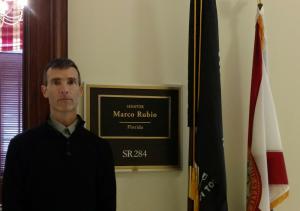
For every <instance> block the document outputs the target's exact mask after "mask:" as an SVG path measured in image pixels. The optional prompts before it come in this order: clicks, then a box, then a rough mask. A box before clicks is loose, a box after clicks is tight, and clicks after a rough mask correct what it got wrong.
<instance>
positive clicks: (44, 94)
mask: <svg viewBox="0 0 300 211" xmlns="http://www.w3.org/2000/svg"><path fill="white" fill-rule="evenodd" d="M41 91H42V94H43V96H44V98H48V93H47V86H45V85H41Z"/></svg>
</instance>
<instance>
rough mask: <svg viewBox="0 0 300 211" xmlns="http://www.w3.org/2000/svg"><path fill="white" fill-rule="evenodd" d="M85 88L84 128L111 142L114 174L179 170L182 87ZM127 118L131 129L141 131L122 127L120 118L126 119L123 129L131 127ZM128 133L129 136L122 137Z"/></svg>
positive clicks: (92, 85) (99, 86)
mask: <svg viewBox="0 0 300 211" xmlns="http://www.w3.org/2000/svg"><path fill="white" fill-rule="evenodd" d="M84 88H85V95H84V96H85V97H84V115H85V119H86V127H87V128H88V129H89V130H90V131H91V132H93V133H95V134H96V135H98V136H100V137H101V138H102V139H104V140H106V141H109V142H110V144H111V147H112V151H113V154H114V160H115V167H116V170H117V171H163V170H172V169H180V159H179V158H180V156H179V154H180V149H179V146H180V144H179V143H180V137H181V136H180V127H179V126H180V124H179V122H180V121H179V118H180V109H181V105H180V102H181V101H180V95H181V90H182V89H181V86H178V85H177V86H174V85H173V86H137V85H130V86H120V85H118V86H114V85H95V84H85V87H84ZM126 100H127V101H126ZM130 105H133V106H134V105H136V106H138V105H139V106H140V107H139V108H140V110H138V109H136V108H131V107H130V108H128V106H130ZM166 109H167V112H165V110H166ZM129 111H130V112H129ZM138 112H140V113H138ZM91 114H92V115H91ZM125 114H126V115H127V116H126V115H125ZM139 114H140V116H139ZM142 114H144V116H142ZM122 115H123V116H122ZM129 115H131V117H132V119H133V120H135V121H133V122H134V123H133V124H134V127H136V128H137V127H138V126H140V127H141V128H142V129H136V130H134V129H133V130H129V129H128V128H126V127H123V125H122V124H121V123H120V122H121V120H123V119H125V120H127V122H126V121H124V122H125V123H124V125H125V126H126V124H127V123H128V124H127V127H128V125H130V124H131V122H130V121H128V118H129V117H128V116H129ZM151 115H152V116H151ZM124 116H125V117H124ZM150 116H151V117H150ZM127 117H128V118H127ZM139 117H140V119H141V122H142V123H144V122H147V124H146V125H145V126H144V125H143V124H142V123H141V124H140V122H139V121H136V120H137V118H139ZM105 128H106V129H105ZM110 128H112V130H111V131H110ZM166 128H167V129H168V130H169V131H168V132H166V131H165V130H166ZM101 130H102V131H107V132H102V131H101ZM127 132H129V133H131V135H128V136H126V135H124V133H127ZM105 133H106V134H105ZM111 133H113V135H112V134H111ZM152 133H153V134H155V135H152ZM103 134H105V135H103ZM107 134H108V135H107ZM115 134H117V135H115ZM157 134H160V135H161V134H164V136H163V135H161V136H159V135H157ZM166 134H168V135H167V136H166Z"/></svg>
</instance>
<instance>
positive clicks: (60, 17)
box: [23, 0, 68, 129]
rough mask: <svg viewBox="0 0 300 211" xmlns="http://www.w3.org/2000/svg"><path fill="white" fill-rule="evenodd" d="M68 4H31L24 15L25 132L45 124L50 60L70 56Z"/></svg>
mask: <svg viewBox="0 0 300 211" xmlns="http://www.w3.org/2000/svg"><path fill="white" fill-rule="evenodd" d="M67 3H68V1H67V0H48V1H45V0H29V1H28V8H26V9H25V11H24V51H23V53H24V54H23V69H24V110H23V111H24V114H23V115H24V129H27V128H32V127H35V126H37V125H39V124H40V123H41V122H43V121H45V119H46V118H47V116H48V115H49V105H48V102H47V100H46V99H44V98H43V96H42V95H41V91H40V85H41V79H42V72H43V69H44V67H45V65H46V64H47V63H48V62H49V60H51V59H54V58H58V57H67V55H68V51H67V50H68V4H67Z"/></svg>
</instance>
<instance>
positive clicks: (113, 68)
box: [69, 0, 300, 211]
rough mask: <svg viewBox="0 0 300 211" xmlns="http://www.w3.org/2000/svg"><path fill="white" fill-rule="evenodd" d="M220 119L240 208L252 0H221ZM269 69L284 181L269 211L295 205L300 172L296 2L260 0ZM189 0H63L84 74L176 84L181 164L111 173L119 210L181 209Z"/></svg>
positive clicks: (89, 79)
mask: <svg viewBox="0 0 300 211" xmlns="http://www.w3.org/2000/svg"><path fill="white" fill-rule="evenodd" d="M217 3H218V12H219V35H220V56H221V74H222V100H223V124H224V137H225V156H226V165H227V166H226V167H227V182H228V198H229V199H228V202H229V210H230V211H241V210H245V191H246V166H245V164H246V141H247V122H248V104H249V92H250V91H249V90H250V76H251V65H252V51H253V41H254V22H255V15H256V1H255V0H253V1H249V0H219V1H218V2H217ZM264 3H265V14H266V27H267V34H268V41H269V62H270V77H271V85H272V88H273V95H274V100H275V104H276V107H277V113H278V119H279V124H280V129H281V135H282V144H283V147H284V152H285V158H286V164H287V169H288V174H289V180H290V184H291V191H290V197H289V199H288V200H287V201H286V202H285V203H284V204H282V205H280V206H279V208H278V209H276V211H283V210H297V206H298V204H299V203H297V201H296V200H297V198H298V197H299V196H300V187H299V186H300V185H299V183H298V184H296V182H297V178H299V177H300V171H299V169H298V168H297V166H298V165H297V161H298V159H297V154H298V153H297V151H298V149H300V142H299V141H298V142H297V138H298V137H299V130H297V128H296V127H297V126H298V124H297V122H296V121H297V120H298V119H299V117H300V109H298V108H299V107H300V106H299V104H300V92H299V91H298V89H299V88H298V89H297V87H299V85H298V84H299V82H298V80H297V79H298V78H299V77H300V71H299V70H300V63H299V62H298V60H299V59H298V58H300V54H299V53H298V49H297V48H299V47H300V46H299V43H300V42H299V39H300V28H299V24H300V15H299V13H298V9H299V8H300V2H299V1H293V0H286V1H284V2H283V1H279V0H272V1H265V2H264ZM188 15H189V1H188V0H184V1H182V0H181V1H180V0H151V1H149V0H126V1H125V0H89V1H81V0H70V1H69V56H70V58H72V59H74V60H75V62H77V63H78V66H79V68H80V69H81V71H82V77H83V79H84V81H85V82H86V83H90V84H92V83H95V84H115V85H128V84H132V85H134V84H138V85H140V84H144V85H147V84H157V85H166V84H177V85H182V86H183V95H182V112H181V115H182V116H181V118H182V122H181V130H182V136H181V138H182V139H181V159H182V162H181V163H182V169H181V170H179V171H168V172H132V173H118V174H117V188H118V195H117V197H118V204H117V206H118V211H185V210H186V205H187V203H186V200H187V199H186V196H187V156H188V129H187V127H186V109H187V52H188V48H187V46H188Z"/></svg>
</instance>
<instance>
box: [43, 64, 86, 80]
mask: <svg viewBox="0 0 300 211" xmlns="http://www.w3.org/2000/svg"><path fill="white" fill-rule="evenodd" d="M70 67H73V68H75V69H76V71H77V74H78V84H79V85H80V84H81V77H80V72H79V70H78V67H77V65H76V64H75V62H73V61H72V60H71V59H68V58H57V59H53V60H52V61H50V62H49V63H48V64H47V65H46V67H45V69H44V71H43V80H42V84H43V85H47V72H48V70H50V69H59V70H64V69H68V68H70Z"/></svg>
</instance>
